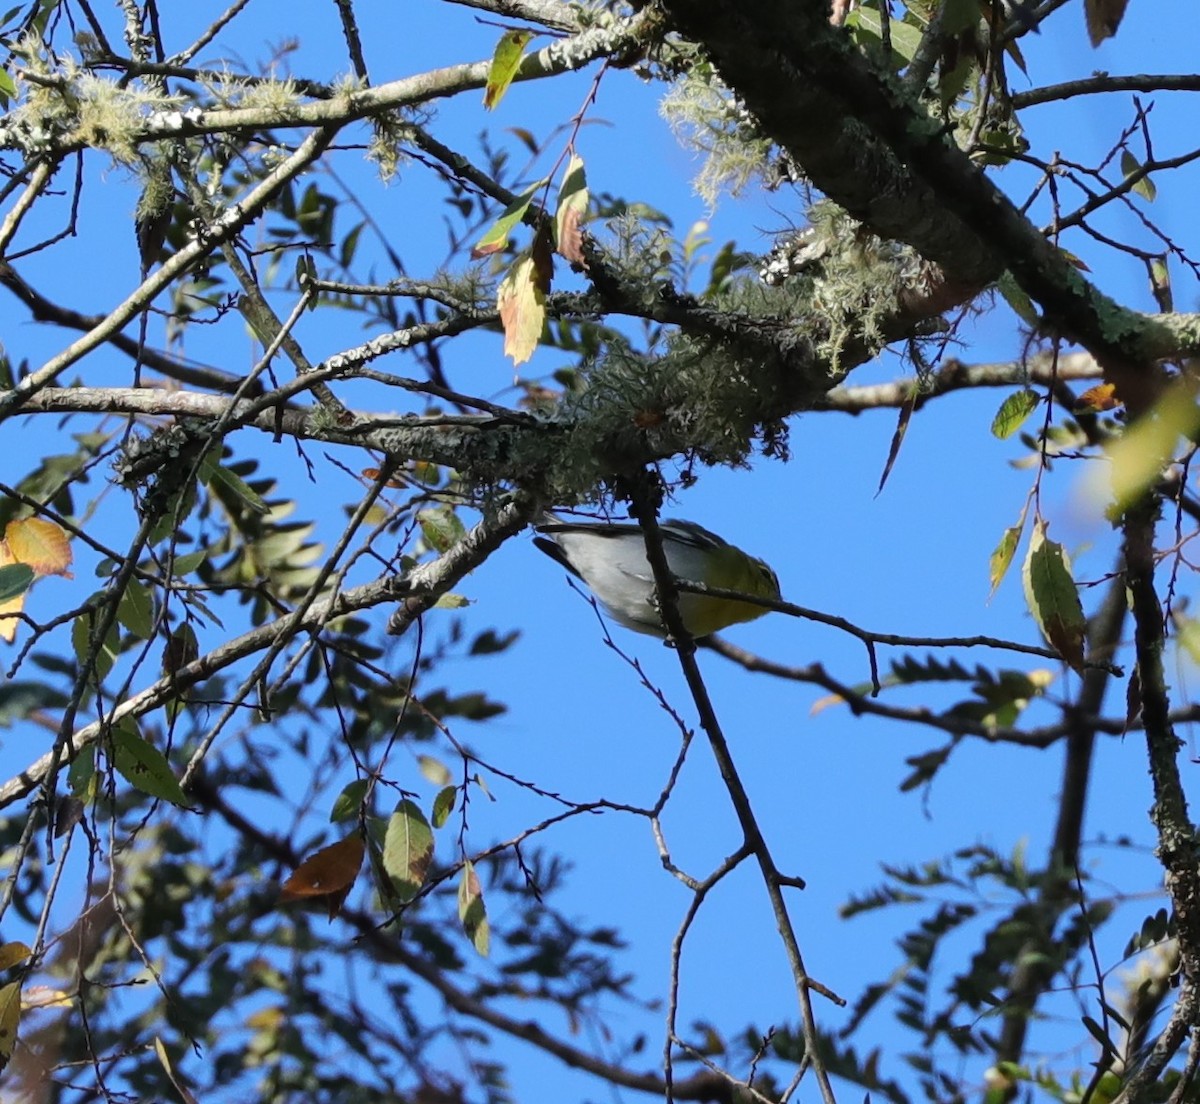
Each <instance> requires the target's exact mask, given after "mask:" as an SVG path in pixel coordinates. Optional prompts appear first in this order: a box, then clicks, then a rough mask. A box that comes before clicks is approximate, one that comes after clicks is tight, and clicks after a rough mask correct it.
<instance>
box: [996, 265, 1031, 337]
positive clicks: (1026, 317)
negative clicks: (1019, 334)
mask: <svg viewBox="0 0 1200 1104" xmlns="http://www.w3.org/2000/svg"><path fill="white" fill-rule="evenodd" d="M996 287H997V288H998V289H999V291H1000V294H1001V295H1003V296H1004V301H1005V302H1006V303H1007V304H1008V305H1009V306H1010V307H1012V309H1013V312H1014V313H1015V314H1016V316H1017V317H1018V318H1019V319H1020V320H1021V321H1022V322H1024V323H1025V324H1026V325H1027V326H1031V327H1035V328H1036V327H1037V326H1038V325H1039V324H1040V323H1041V318H1040V316H1039V315H1038V312H1037V307H1035V306H1034V305H1033V300H1032V299H1030V298H1029V296H1028V295H1026V294H1025V291H1024V289H1023V288H1022V287H1021V285H1020V284H1018V283H1017V280H1016V277H1015V276H1013V274H1012V273H1011V272H1009V271H1008V270H1007V269H1006V270H1005V271H1004V272H1002V273H1001V274H1000V278H999V279H998V280H997V281H996Z"/></svg>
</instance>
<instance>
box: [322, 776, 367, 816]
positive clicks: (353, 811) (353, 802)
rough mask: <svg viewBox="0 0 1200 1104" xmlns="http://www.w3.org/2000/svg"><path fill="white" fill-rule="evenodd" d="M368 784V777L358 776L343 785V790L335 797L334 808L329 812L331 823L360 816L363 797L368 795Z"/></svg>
mask: <svg viewBox="0 0 1200 1104" xmlns="http://www.w3.org/2000/svg"><path fill="white" fill-rule="evenodd" d="M367 785H368V780H367V779H365V778H356V779H355V780H354V781H353V782H351V783H349V784H348V785H346V786H343V787H342V792H341V793H340V794H338V795H337V797H336V798H334V801H333V808H332V809H331V810H330V813H329V820H330V823H332V824H337V823H339V822H341V821H343V820H349V819H350V818H351V817H356V816H358V811H359V809H360V808H362V803H363V798H364V797H366V795H367Z"/></svg>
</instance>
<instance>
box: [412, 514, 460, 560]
mask: <svg viewBox="0 0 1200 1104" xmlns="http://www.w3.org/2000/svg"><path fill="white" fill-rule="evenodd" d="M417 524H419V525H420V526H421V535H422V536H423V537H424V538H425V541H426V543H427V544H428V545H429V547H430V548H432V549H433V550H434V551H435V552H449V551H450V549H451V548H453V547H454V546H455V545H456V544H458V542H459V541H460V540H462V539H463V537H465V536H466V535H467V527H466V526H465V525H463V523H462V522H461V521H460V520H459V517H458V515H457V514H456V513H455V512H454V510H453V509H452V508H451V507H449V506H439V507H437V508H436V509H433V510H422V511H421V512H420V513H419V514H417Z"/></svg>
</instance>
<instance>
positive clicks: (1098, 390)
mask: <svg viewBox="0 0 1200 1104" xmlns="http://www.w3.org/2000/svg"><path fill="white" fill-rule="evenodd" d="M1123 405H1124V403H1122V402H1121V400H1120V398H1118V396H1117V389H1116V387H1115V386H1113V384H1111V383H1098V384H1096V386H1095V387H1089V388H1088V389H1087V390H1086V391H1084V392H1083V394H1082V395H1080V396H1079V398H1078V399H1076V400H1075V408H1074V413H1076V414H1100V413H1102V412H1103V411H1105V410H1116V408H1117V407H1118V406H1123Z"/></svg>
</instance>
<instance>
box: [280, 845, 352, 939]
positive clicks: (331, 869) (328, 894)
mask: <svg viewBox="0 0 1200 1104" xmlns="http://www.w3.org/2000/svg"><path fill="white" fill-rule="evenodd" d="M362 861H363V842H362V840H361V839H360V838H359V836H358V835H357V834H355V835H352V836H347V837H346V838H345V839H344V840H339V841H338V842H337V843H331V844H330V845H329V846H328V847H322V848H321V850H320V851H317V852H315V853H313V854H312V855H309V857H308V858H307V859H305V860H304V862H302V863H301V864H300V865H299V866H298V867H296V869H295V871H294V872H293V874H292V876H291V877H290V878H288V880H287V881H286V882H284V883H283V887H282V889H281V890H280V891H279V896H280V899H281V900H284V901H298V900H311V901H313V902H314V903H316V902H320V903H322V904H324V905H325V906H326V907H327V908H328V909H329V918H330V919H331V920H332V919H333V918H334V917H335V916H336V915H337V914H338V913H339V912H341V910H342V904H343V903H344V902H345V900H346V897H347V895H348V894H349V892H350V887H351V886H353V885H354V880H355V878H357V877H358V872H359V869H360V868H361V867H362Z"/></svg>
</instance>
